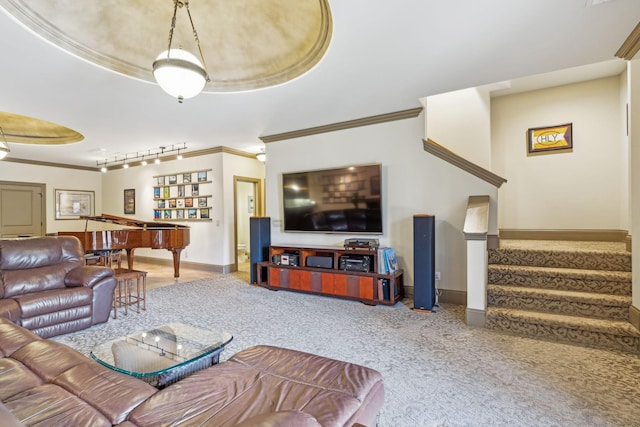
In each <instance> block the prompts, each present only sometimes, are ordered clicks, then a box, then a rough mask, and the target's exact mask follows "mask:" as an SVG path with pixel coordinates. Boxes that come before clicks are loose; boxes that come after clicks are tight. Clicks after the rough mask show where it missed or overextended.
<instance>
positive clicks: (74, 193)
mask: <svg viewBox="0 0 640 427" xmlns="http://www.w3.org/2000/svg"><path fill="white" fill-rule="evenodd" d="M54 192H55V196H54V197H55V201H56V219H80V217H83V216H93V215H94V206H95V196H94V192H93V191H84V190H58V189H56V190H54Z"/></svg>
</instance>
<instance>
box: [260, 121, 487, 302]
mask: <svg viewBox="0 0 640 427" xmlns="http://www.w3.org/2000/svg"><path fill="white" fill-rule="evenodd" d="M423 136H424V117H423V116H422V115H420V116H419V117H417V118H415V119H406V120H400V121H395V122H390V123H384V124H378V125H373V126H367V127H362V128H356V129H349V130H344V131H337V132H330V133H325V134H321V135H314V136H309V137H305V138H297V139H293V140H287V141H280V142H275V143H270V144H267V182H266V185H267V187H266V193H267V206H266V208H267V216H270V217H271V220H272V221H271V223H272V228H271V241H272V243H273V244H285V243H286V244H297V245H301V246H304V245H329V246H342V245H343V243H344V239H345V238H348V237H371V236H358V235H342V234H318V233H285V232H284V231H283V230H282V223H281V219H282V188H281V186H282V173H284V172H297V171H304V170H313V169H322V168H331V167H339V166H348V165H356V164H369V163H381V164H382V193H383V194H382V197H383V200H382V204H383V219H384V224H383V230H384V234H382V235H379V236H373V237H377V238H378V239H379V240H380V243H381V244H382V245H386V246H392V247H394V248H395V250H396V253H397V255H398V259H399V263H400V266H401V268H404V269H405V273H406V275H405V284H406V285H410V286H411V285H413V215H415V214H433V215H435V217H436V270H437V271H439V272H441V280H440V282H439V283H438V284H437V285H438V286H439V287H440V288H442V289H452V290H461V291H465V290H466V264H465V263H466V257H465V241H464V236H463V233H462V227H463V222H464V217H465V209H466V205H467V199H468V197H469V196H470V195H477V194H488V195H490V196H491V197H492V199H494V200H495V196H496V190H495V187H493V186H491V185H490V184H487V183H485V182H484V181H481V180H479V179H477V178H475V177H473V176H469V175H468V174H466V173H464V172H461V171H459V170H458V169H457V168H455V167H453V166H451V165H450V164H448V163H446V162H444V161H442V160H440V159H437V158H435V157H433V156H431V155H430V154H428V153H427V152H425V151H424V149H423V146H422V138H423Z"/></svg>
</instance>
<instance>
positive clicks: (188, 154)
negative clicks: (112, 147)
mask: <svg viewBox="0 0 640 427" xmlns="http://www.w3.org/2000/svg"><path fill="white" fill-rule="evenodd" d="M218 153H225V154H231V155H234V156H240V157H246V158H249V159H254V160H256V161H257V159H256V155H255V153H247V152H246V151H241V150H236V149H235V148H229V147H213V148H205V149H204V150H196V151H189V152H185V153H181V154H182V157H183V158H188V157H199V156H206V155H209V154H218ZM160 159H161V160H162V161H163V162H169V161H173V160H178V155H177V154H176V155H170V156H165V157H161V158H160ZM2 161H3V162H13V163H23V164H27V165H34V166H47V167H52V168H62V169H76V170H83V171H90V172H100V167H91V166H78V165H69V164H64V163H52V162H41V161H36V160H29V159H17V158H13V157H5V158H4V159H3V160H2ZM127 164H128V165H129V166H130V167H135V166H141V165H142V161H135V162H128V163H127ZM121 168H122V166H121V165H114V166H109V167H107V170H108V171H111V170H116V169H121Z"/></svg>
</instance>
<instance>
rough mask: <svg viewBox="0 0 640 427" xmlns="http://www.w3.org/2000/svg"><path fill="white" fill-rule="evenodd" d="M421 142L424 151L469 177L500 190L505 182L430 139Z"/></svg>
mask: <svg viewBox="0 0 640 427" xmlns="http://www.w3.org/2000/svg"><path fill="white" fill-rule="evenodd" d="M422 142H423V146H424V151H426V152H428V153H431V154H433V155H434V156H436V157H438V158H440V159H442V160H444V161H446V162H449V163H451V164H452V165H454V166H456V167H458V168H460V169H462V170H463V171H465V172H468V173H470V174H471V175H473V176H476V177H478V178H480V179H482V180H483V181H486V182H488V183H489V184H491V185H494V186H495V187H497V188H500V186H501V185H502V184H504V183H505V182H507V180H506V179H504V178H502V177H500V176H498V175H496V174H494V173H493V172H491V171H488V170H486V169H485V168H483V167H480V166H478V165H476V164H475V163H472V162H470V161H469V160H467V159H465V158H463V157H461V156H459V155H457V154H456V153H454V152H453V151H451V150H449V149H447V148H445V147H443V146H442V145H440V144H438V143H437V142H435V141H434V140H432V139H423V140H422Z"/></svg>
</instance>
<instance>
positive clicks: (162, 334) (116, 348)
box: [91, 323, 233, 388]
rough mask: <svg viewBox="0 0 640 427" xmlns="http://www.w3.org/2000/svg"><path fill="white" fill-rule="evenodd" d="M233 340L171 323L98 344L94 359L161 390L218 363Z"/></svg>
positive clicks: (226, 334)
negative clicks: (223, 351) (221, 354)
mask: <svg viewBox="0 0 640 427" xmlns="http://www.w3.org/2000/svg"><path fill="white" fill-rule="evenodd" d="M232 339H233V336H232V335H231V334H229V333H227V332H222V331H215V330H210V329H204V328H199V327H197V326H192V325H187V324H183V323H169V324H167V325H162V326H158V327H156V328H154V329H150V330H147V331H140V332H136V333H133V334H131V335H127V336H123V337H119V338H116V339H114V340H111V341H108V342H105V343H102V344H98V345H96V346H95V347H94V348H93V350H92V351H91V357H92V358H93V359H94V360H96V361H97V362H98V363H100V364H102V365H104V366H106V367H107V368H110V369H113V370H115V371H118V372H122V373H124V374H127V375H130V376H133V377H137V378H140V379H142V380H144V381H146V382H148V383H149V384H151V385H152V386H154V387H158V388H162V387H165V386H167V385H169V384H171V383H174V382H176V381H178V380H179V379H181V378H184V377H186V376H187V375H189V374H192V373H193V372H195V371H198V370H200V369H205V368H207V367H209V366H211V365H214V364H216V363H218V361H219V359H220V353H221V352H222V350H223V349H224V347H225V346H226V345H227V344H229V342H231V340H232Z"/></svg>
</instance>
